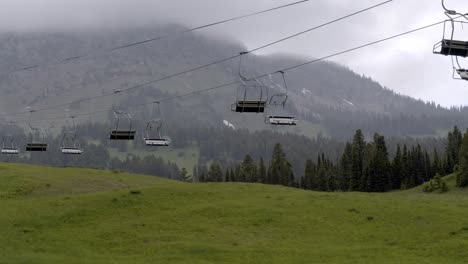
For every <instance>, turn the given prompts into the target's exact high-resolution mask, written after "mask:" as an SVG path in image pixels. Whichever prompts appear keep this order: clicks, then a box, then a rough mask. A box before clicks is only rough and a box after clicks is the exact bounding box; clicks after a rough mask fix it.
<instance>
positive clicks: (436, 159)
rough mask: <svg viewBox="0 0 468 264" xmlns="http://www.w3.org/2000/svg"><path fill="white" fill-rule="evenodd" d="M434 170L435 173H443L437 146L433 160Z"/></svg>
mask: <svg viewBox="0 0 468 264" xmlns="http://www.w3.org/2000/svg"><path fill="white" fill-rule="evenodd" d="M432 171H433V173H434V174H437V173H439V174H440V173H442V171H441V164H440V159H439V153H437V149H436V148H434V154H433V161H432Z"/></svg>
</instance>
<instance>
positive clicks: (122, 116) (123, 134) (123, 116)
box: [109, 91, 136, 140]
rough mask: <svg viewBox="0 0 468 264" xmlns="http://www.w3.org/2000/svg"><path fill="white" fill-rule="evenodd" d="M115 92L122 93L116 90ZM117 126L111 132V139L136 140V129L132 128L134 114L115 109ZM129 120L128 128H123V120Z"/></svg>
mask: <svg viewBox="0 0 468 264" xmlns="http://www.w3.org/2000/svg"><path fill="white" fill-rule="evenodd" d="M114 93H116V94H117V93H120V91H115V92H114ZM114 118H115V127H114V128H113V129H112V130H111V132H110V136H109V138H110V140H134V139H135V134H136V130H135V129H133V128H132V123H133V118H132V115H131V114H130V113H128V112H126V111H122V110H114ZM123 120H127V121H128V128H127V129H125V128H122V124H121V122H122V121H123Z"/></svg>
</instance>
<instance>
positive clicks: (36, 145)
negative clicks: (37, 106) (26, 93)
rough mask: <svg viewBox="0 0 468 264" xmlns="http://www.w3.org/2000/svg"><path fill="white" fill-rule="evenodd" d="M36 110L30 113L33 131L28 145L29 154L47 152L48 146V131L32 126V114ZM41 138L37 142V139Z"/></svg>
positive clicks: (30, 125)
mask: <svg viewBox="0 0 468 264" xmlns="http://www.w3.org/2000/svg"><path fill="white" fill-rule="evenodd" d="M34 112H35V111H34V110H31V111H30V116H29V123H28V125H29V128H30V129H31V136H30V140H29V142H28V143H26V151H28V152H45V151H47V147H48V144H47V143H46V140H45V139H46V130H45V129H42V128H37V127H33V126H32V124H31V119H32V114H33V113H34ZM37 136H38V137H39V139H38V140H36V137H37Z"/></svg>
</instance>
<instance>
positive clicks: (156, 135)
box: [143, 102, 171, 147]
mask: <svg viewBox="0 0 468 264" xmlns="http://www.w3.org/2000/svg"><path fill="white" fill-rule="evenodd" d="M156 112H157V113H156ZM152 115H153V118H156V117H155V115H159V119H153V120H151V121H149V122H148V123H147V124H146V128H145V137H144V138H143V140H144V141H145V145H146V146H150V147H168V146H169V145H170V144H171V140H170V139H169V137H167V136H161V131H162V127H163V115H162V111H161V106H160V102H154V103H153V111H152Z"/></svg>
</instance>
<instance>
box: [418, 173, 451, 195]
mask: <svg viewBox="0 0 468 264" xmlns="http://www.w3.org/2000/svg"><path fill="white" fill-rule="evenodd" d="M448 190H449V188H448V186H447V183H446V182H445V181H444V180H443V179H442V177H441V176H440V174H437V175H436V176H435V177H434V179H432V180H430V181H429V182H428V183H427V184H426V185H424V187H423V192H427V193H431V192H435V191H439V192H440V193H444V192H447V191H448Z"/></svg>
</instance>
